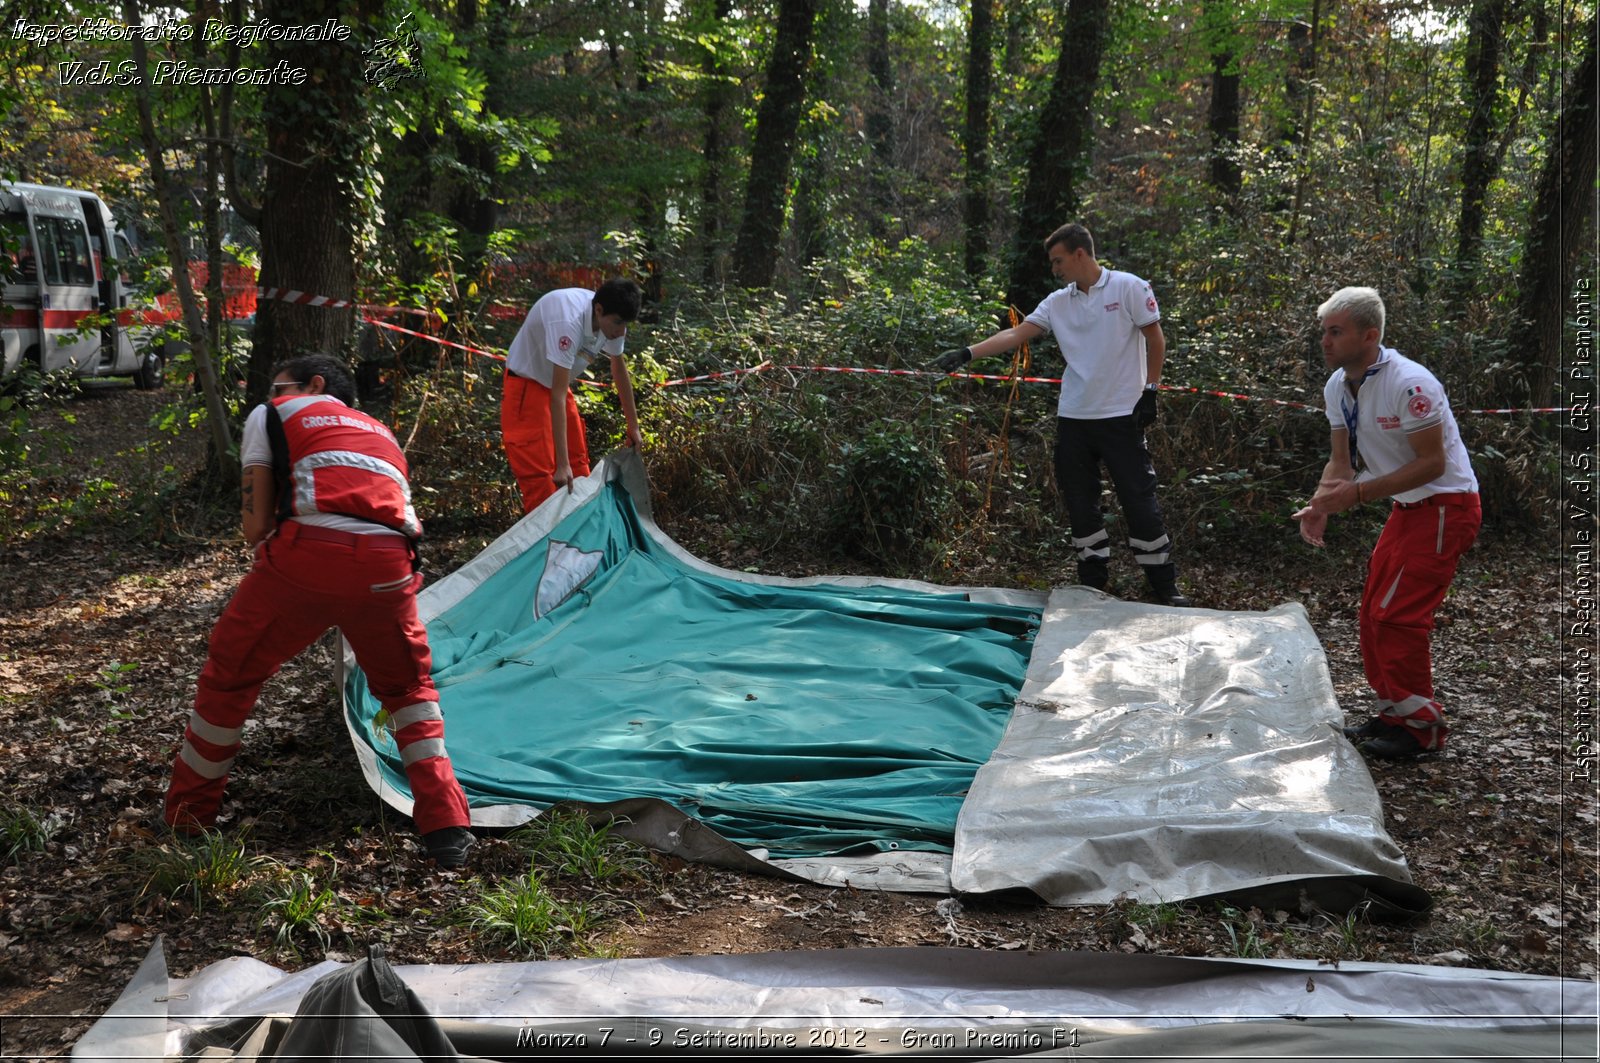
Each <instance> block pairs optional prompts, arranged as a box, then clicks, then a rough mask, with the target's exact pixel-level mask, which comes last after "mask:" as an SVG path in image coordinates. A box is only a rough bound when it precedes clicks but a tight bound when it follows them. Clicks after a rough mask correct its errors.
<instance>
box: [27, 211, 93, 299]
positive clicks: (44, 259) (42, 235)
mask: <svg viewBox="0 0 1600 1063" xmlns="http://www.w3.org/2000/svg"><path fill="white" fill-rule="evenodd" d="M34 228H35V230H36V231H37V232H38V234H39V264H40V266H41V267H42V268H43V270H44V276H45V279H46V280H48V281H49V282H50V283H51V284H74V285H90V284H93V283H94V259H93V258H91V257H90V253H89V234H88V232H86V231H85V230H84V227H83V223H82V222H80V221H78V220H77V219H75V218H46V217H36V218H35V219H34Z"/></svg>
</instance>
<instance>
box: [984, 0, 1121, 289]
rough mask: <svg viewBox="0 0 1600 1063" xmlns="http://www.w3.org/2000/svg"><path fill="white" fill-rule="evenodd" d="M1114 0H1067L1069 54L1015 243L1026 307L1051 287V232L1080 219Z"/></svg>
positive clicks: (1037, 147)
mask: <svg viewBox="0 0 1600 1063" xmlns="http://www.w3.org/2000/svg"><path fill="white" fill-rule="evenodd" d="M1108 6H1109V4H1108V0H1067V8H1066V13H1065V17H1064V18H1063V19H1062V25H1061V54H1060V56H1059V57H1058V58H1057V60H1056V72H1055V78H1054V80H1053V81H1052V83H1051V86H1050V96H1049V98H1048V99H1047V100H1046V101H1045V105H1044V107H1043V109H1042V110H1041V111H1040V113H1039V126H1038V130H1037V132H1036V134H1035V138H1034V141H1033V144H1032V149H1031V151H1030V153H1029V164H1028V178H1027V183H1026V184H1025V185H1024V187H1023V193H1022V203H1021V206H1020V209H1019V210H1018V211H1017V231H1016V236H1015V238H1014V239H1013V240H1012V243H1011V261H1010V263H1009V270H1008V274H1009V282H1008V284H1007V287H1006V298H1007V299H1008V300H1010V302H1011V304H1012V305H1013V306H1016V307H1018V308H1020V309H1021V310H1022V311H1023V312H1024V313H1026V312H1027V311H1029V310H1032V309H1033V308H1034V306H1035V305H1037V304H1038V302H1039V300H1040V299H1042V298H1044V296H1045V295H1046V294H1048V293H1049V291H1050V283H1049V276H1050V274H1049V269H1048V267H1047V266H1046V259H1045V253H1044V247H1043V240H1044V237H1045V236H1047V235H1049V233H1050V232H1052V231H1053V230H1054V229H1056V227H1058V226H1060V225H1063V224H1065V223H1066V222H1068V221H1071V220H1073V219H1072V214H1073V212H1074V211H1076V210H1077V208H1078V187H1077V186H1078V178H1079V176H1080V175H1081V174H1082V173H1083V171H1084V169H1085V168H1086V167H1087V165H1088V162H1089V154H1090V148H1091V146H1092V145H1093V142H1094V117H1093V114H1094V112H1093V109H1092V108H1091V106H1090V104H1091V103H1092V102H1093V100H1094V93H1095V86H1096V84H1097V83H1098V81H1099V79H1100V57H1101V55H1102V54H1103V53H1104V51H1105V40H1106V25H1107V23H1108V21H1109V14H1108V11H1107V8H1108Z"/></svg>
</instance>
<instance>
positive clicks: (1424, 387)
mask: <svg viewBox="0 0 1600 1063" xmlns="http://www.w3.org/2000/svg"><path fill="white" fill-rule="evenodd" d="M1322 398H1323V403H1324V405H1325V406H1326V407H1327V410H1328V424H1330V425H1332V426H1333V427H1334V428H1343V429H1345V430H1347V431H1349V432H1350V433H1351V438H1352V441H1353V442H1354V443H1355V450H1356V452H1357V454H1358V455H1359V456H1360V466H1361V467H1360V468H1358V469H1357V472H1356V479H1357V480H1371V479H1374V478H1375V477H1379V476H1387V475H1388V474H1389V473H1391V472H1394V471H1395V470H1396V469H1398V468H1400V467H1401V466H1403V465H1406V464H1408V463H1409V462H1411V461H1412V460H1413V459H1415V458H1416V456H1417V452H1416V451H1415V450H1412V449H1411V444H1410V442H1409V441H1407V439H1406V436H1408V435H1410V434H1411V433H1412V432H1416V431H1420V430H1421V429H1424V428H1432V427H1433V426H1434V425H1436V424H1442V425H1444V472H1443V473H1441V474H1440V475H1439V478H1438V479H1436V480H1434V481H1433V482H1431V483H1427V484H1423V485H1422V486H1421V487H1417V488H1413V489H1412V490H1410V491H1402V492H1400V493H1399V494H1397V495H1395V496H1394V499H1395V501H1396V502H1421V501H1422V500H1423V499H1424V498H1427V497H1428V496H1430V495H1437V494H1447V493H1455V492H1458V491H1473V492H1475V491H1477V490H1478V477H1477V476H1476V475H1475V474H1474V473H1473V471H1472V459H1471V458H1470V457H1469V456H1468V454H1467V447H1466V444H1465V443H1463V442H1462V441H1461V430H1460V429H1459V428H1457V427H1456V417H1455V414H1454V413H1453V412H1451V410H1450V400H1449V398H1448V397H1446V395H1445V393H1444V387H1443V386H1442V385H1440V383H1439V379H1438V378H1437V377H1435V376H1434V375H1433V374H1432V373H1430V372H1428V370H1427V369H1425V368H1423V367H1422V366H1420V365H1418V364H1417V363H1416V362H1413V361H1412V360H1411V359H1409V358H1407V357H1406V356H1405V355H1403V354H1401V353H1400V352H1399V351H1397V350H1394V349H1393V348H1392V347H1380V348H1379V349H1378V360H1377V361H1376V362H1374V363H1372V366H1371V367H1370V368H1369V369H1368V370H1367V375H1366V376H1365V377H1364V378H1362V381H1361V388H1360V390H1359V391H1358V392H1357V393H1356V394H1355V395H1354V396H1353V397H1352V396H1351V394H1350V389H1349V388H1347V387H1345V381H1344V370H1343V369H1335V370H1334V371H1333V375H1332V376H1330V377H1328V383H1327V385H1326V386H1325V387H1323V389H1322Z"/></svg>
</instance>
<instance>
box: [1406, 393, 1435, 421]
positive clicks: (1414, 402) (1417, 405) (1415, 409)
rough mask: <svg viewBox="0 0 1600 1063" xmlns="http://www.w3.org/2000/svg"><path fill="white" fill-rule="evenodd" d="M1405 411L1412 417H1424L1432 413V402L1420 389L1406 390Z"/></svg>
mask: <svg viewBox="0 0 1600 1063" xmlns="http://www.w3.org/2000/svg"><path fill="white" fill-rule="evenodd" d="M1406 409H1407V410H1408V411H1409V412H1410V413H1411V416H1413V417H1419V418H1420V417H1426V416H1428V414H1430V413H1432V412H1433V400H1431V399H1429V398H1428V396H1427V395H1424V394H1423V392H1422V389H1421V388H1420V387H1409V388H1406Z"/></svg>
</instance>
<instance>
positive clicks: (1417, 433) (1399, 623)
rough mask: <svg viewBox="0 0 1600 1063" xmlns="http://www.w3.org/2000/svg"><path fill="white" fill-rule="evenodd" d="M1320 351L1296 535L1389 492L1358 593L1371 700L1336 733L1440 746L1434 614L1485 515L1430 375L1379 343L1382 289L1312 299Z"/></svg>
mask: <svg viewBox="0 0 1600 1063" xmlns="http://www.w3.org/2000/svg"><path fill="white" fill-rule="evenodd" d="M1317 316H1318V317H1319V318H1320V319H1321V321H1322V355H1323V359H1324V360H1325V361H1326V362H1327V364H1328V368H1329V369H1332V370H1333V375H1332V376H1330V377H1329V378H1328V383H1327V386H1326V388H1325V389H1324V392H1323V398H1324V400H1325V405H1326V407H1327V411H1328V421H1329V424H1330V426H1331V428H1332V450H1333V454H1332V456H1331V457H1330V458H1329V459H1328V464H1327V465H1326V467H1324V469H1323V470H1322V482H1321V483H1319V484H1318V485H1317V491H1316V494H1315V495H1313V496H1312V498H1311V503H1310V505H1308V506H1306V507H1305V508H1304V509H1302V510H1300V511H1299V512H1298V513H1296V514H1295V515H1294V516H1295V519H1296V520H1298V521H1299V522H1300V537H1301V538H1302V539H1304V540H1305V541H1306V542H1308V543H1310V544H1311V545H1313V546H1322V545H1323V538H1322V537H1323V534H1324V533H1325V532H1326V530H1327V527H1328V518H1329V517H1330V516H1332V515H1333V514H1335V513H1343V512H1344V511H1346V510H1348V509H1352V508H1354V507H1355V506H1358V505H1361V504H1362V503H1364V502H1371V501H1374V500H1376V499H1380V498H1392V499H1393V500H1394V504H1393V506H1392V507H1391V509H1390V511H1389V520H1388V523H1386V524H1385V525H1384V527H1383V534H1382V535H1380V536H1379V537H1378V545H1377V546H1376V547H1374V548H1373V551H1372V558H1371V560H1370V561H1369V562H1368V564H1367V582H1366V587H1365V588H1364V590H1363V591H1362V594H1361V660H1362V664H1363V665H1364V667H1365V670H1366V673H1367V682H1368V683H1369V684H1370V685H1371V687H1372V690H1373V693H1374V694H1375V695H1376V696H1377V708H1378V712H1377V715H1375V716H1374V717H1373V718H1372V719H1370V720H1368V721H1366V722H1365V723H1363V724H1361V725H1360V726H1358V727H1347V728H1345V732H1344V733H1345V735H1346V736H1348V737H1349V738H1350V739H1351V740H1352V741H1355V742H1358V743H1360V746H1361V749H1362V750H1363V751H1364V752H1366V753H1369V754H1371V755H1373V756H1377V757H1386V758H1391V759H1393V758H1401V757H1414V756H1416V755H1417V754H1419V753H1423V752H1428V751H1433V750H1438V749H1443V748H1444V744H1445V739H1446V738H1447V737H1448V736H1449V734H1450V729H1449V727H1448V726H1446V723H1445V713H1444V708H1443V707H1442V706H1441V705H1440V704H1439V703H1438V701H1436V700H1434V696H1433V663H1432V657H1431V654H1430V649H1429V639H1430V636H1431V633H1432V631H1433V614H1434V612H1435V611H1436V610H1437V609H1438V608H1439V605H1440V603H1441V602H1443V601H1444V597H1445V594H1446V593H1447V592H1448V591H1449V589H1450V581H1451V580H1452V579H1454V578H1455V573H1456V564H1457V562H1458V561H1460V559H1461V555H1462V554H1464V553H1466V552H1467V550H1468V548H1470V547H1471V546H1472V544H1473V542H1474V540H1476V539H1477V537H1478V527H1479V525H1480V524H1481V523H1482V521H1483V513H1482V509H1481V507H1480V505H1479V502H1478V479H1477V477H1476V476H1475V475H1474V474H1473V471H1472V463H1471V461H1470V460H1469V458H1468V455H1467V448H1466V447H1465V446H1464V445H1463V444H1462V442H1461V432H1460V431H1459V430H1458V429H1457V428H1456V419H1455V415H1454V414H1453V413H1451V411H1450V400H1449V399H1448V398H1446V397H1445V393H1444V388H1443V387H1441V386H1440V384H1439V381H1438V379H1437V378H1436V377H1435V376H1434V375H1433V374H1432V373H1430V372H1429V371H1428V370H1426V369H1424V368H1423V367H1422V366H1420V365H1418V364H1417V363H1416V362H1413V361H1412V360H1411V359H1409V358H1407V357H1405V356H1404V355H1402V354H1400V352H1399V351H1396V350H1394V349H1392V348H1389V347H1385V346H1383V326H1384V306H1383V299H1382V298H1380V297H1379V295H1378V293H1377V292H1376V291H1374V290H1372V289H1371V288H1341V289H1339V290H1338V291H1337V292H1334V293H1333V297H1332V298H1330V299H1329V300H1328V301H1327V302H1325V303H1323V304H1322V306H1320V307H1318V308H1317Z"/></svg>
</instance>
